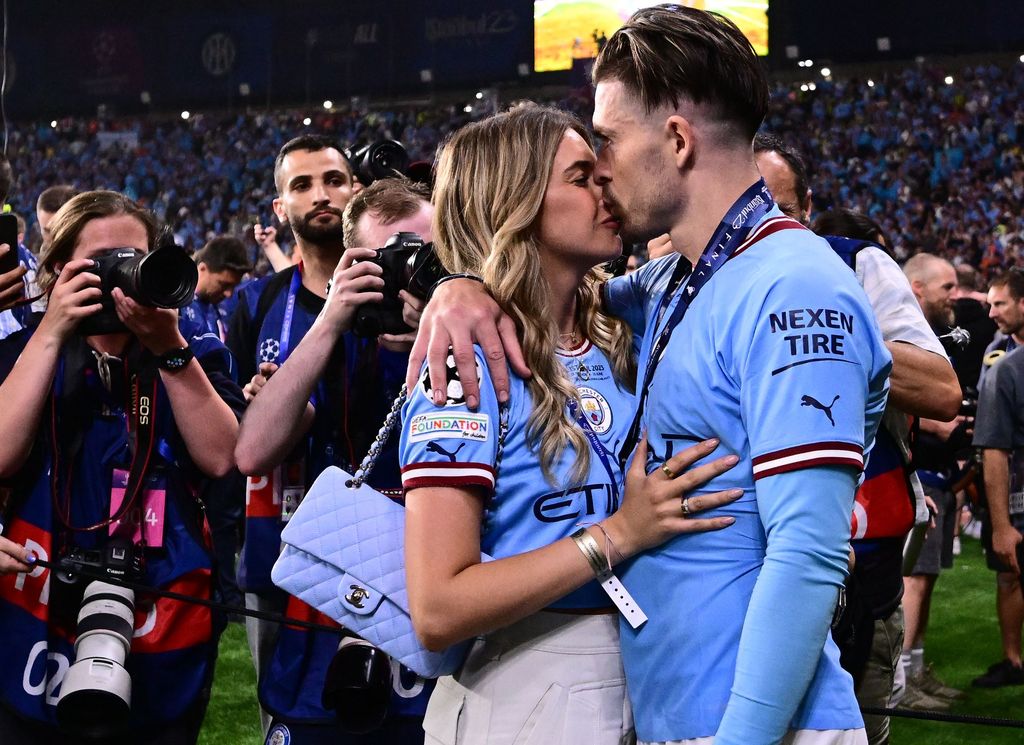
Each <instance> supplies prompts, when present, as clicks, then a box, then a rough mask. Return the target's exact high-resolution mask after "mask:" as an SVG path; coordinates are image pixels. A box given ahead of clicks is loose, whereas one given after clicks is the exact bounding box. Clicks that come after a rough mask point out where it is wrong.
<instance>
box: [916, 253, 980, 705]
mask: <svg viewBox="0 0 1024 745" xmlns="http://www.w3.org/2000/svg"><path fill="white" fill-rule="evenodd" d="M903 272H904V274H906V275H907V279H908V280H910V289H911V290H912V291H913V293H914V296H915V297H916V298H917V302H918V303H919V304H920V306H921V311H922V312H923V313H924V317H925V320H926V321H928V324H929V325H930V326H931V327H932V331H934V332H935V334H936V336H941V335H942V334H945V333H946V332H947V331H949V329H950V327H951V326H952V325H953V307H954V300H955V297H956V294H957V287H958V285H957V277H956V269H954V268H953V265H952V264H950V263H949V262H948V261H946V260H945V259H940V258H939V257H938V256H933V255H932V254H928V253H920V254H916V255H915V256H912V257H911V258H910V259H908V260H907V263H906V264H905V265H904V267H903ZM972 424H973V422H971V421H969V420H967V419H966V418H965V417H963V416H957V417H956V418H954V419H953V420H952V421H949V422H940V421H937V420H934V419H921V420H920V429H921V434H920V436H919V437H918V440H917V443H916V445H915V449H914V458H915V461H916V462H917V463H918V466H919V467H918V471H917V475H918V477H919V478H920V479H921V484H922V486H923V487H924V491H925V494H927V495H928V496H929V497H931V499H932V501H933V502H934V503H935V509H936V513H935V516H934V519H935V527H934V528H931V529H930V530H929V531H928V536H927V538H926V539H925V542H924V545H923V546H922V547H921V553H920V555H919V556H918V559H917V563H916V564H915V565H914V568H913V569H912V570H911V573H910V575H909V576H906V577H904V578H903V614H904V622H905V632H904V637H903V653H902V656H901V662H902V665H903V669H904V671H905V672H906V677H907V686H906V693H905V694H904V699H903V702H904V704H905V705H907V706H910V707H912V708H926V709H933V710H935V709H947V708H949V705H950V704H949V700H950V699H951V698H954V697H959V692H958V691H956V689H952V688H949V687H947V686H943V688H944V689H945V694H944V695H943V696H942V697H941V698H934V697H933V695H932V693H933V692H932V693H930V692H929V691H931V690H932V689H933V687H934V683H935V681H934V680H933V677H934V676H933V675H932V674H931V672H930V670H929V667H928V666H927V665H925V662H924V642H925V634H926V632H927V630H928V619H929V615H930V611H931V600H932V594H933V592H934V591H935V583H936V581H937V580H938V578H939V573H940V572H941V570H942V569H950V568H952V566H953V535H954V530H955V525H956V520H957V516H958V515H959V511H958V510H957V508H956V497H955V496H954V495H953V493H952V491H951V490H950V487H951V486H952V477H953V474H954V472H955V469H956V452H957V450H959V449H960V448H961V447H964V446H967V445H969V444H970V438H969V435H970V429H969V427H970V426H971V425H972Z"/></svg>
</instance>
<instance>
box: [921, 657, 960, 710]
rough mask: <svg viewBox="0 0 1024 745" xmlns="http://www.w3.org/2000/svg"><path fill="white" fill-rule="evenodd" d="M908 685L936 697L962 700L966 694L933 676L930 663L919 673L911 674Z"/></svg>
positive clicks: (947, 699)
mask: <svg viewBox="0 0 1024 745" xmlns="http://www.w3.org/2000/svg"><path fill="white" fill-rule="evenodd" d="M910 685H911V686H913V687H915V688H918V689H920V690H922V691H924V692H925V693H927V694H928V695H929V696H932V697H933V698H937V699H945V700H946V701H963V700H964V699H966V698H967V694H966V693H964V692H963V691H961V690H960V689H959V688H953V686H948V685H946V684H945V683H943V682H942V681H941V680H939V679H938V678H937V677H936V676H935V672H934V671H933V670H932V666H931V665H926V666H925V668H924V670H923V671H921V673H920V674H918V675H915V676H913V677H912V678H911V679H910Z"/></svg>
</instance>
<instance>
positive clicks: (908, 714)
mask: <svg viewBox="0 0 1024 745" xmlns="http://www.w3.org/2000/svg"><path fill="white" fill-rule="evenodd" d="M35 563H36V564H37V565H38V566H41V567H44V568H46V569H49V570H50V571H53V572H63V573H65V574H69V575H72V576H73V575H79V576H81V577H85V578H87V579H95V580H100V581H103V582H109V583H110V584H112V585H120V586H122V587H126V588H128V589H129V590H134V591H135V592H143V593H146V594H147V595H155V596H157V597H162V598H167V599H169V600H178V601H181V602H185V603H193V604H195V605H202V606H204V607H207V608H211V609H213V610H219V611H223V612H225V613H235V614H238V615H241V616H248V617H249V618H256V619H258V620H261V621H270V622H271V623H279V624H285V625H288V626H298V627H300V628H304V629H309V630H311V631H326V632H328V633H331V634H339V633H343V632H344V629H342V628H340V627H338V626H327V625H325V624H322V623H315V622H313V621H303V620H301V619H299V618H292V617H291V616H286V615H284V614H282V613H269V612H267V611H258V610H253V609H251V608H244V607H241V606H237V605H228V604H227V603H218V602H217V601H215V600H206V599H205V598H197V597H195V596H194V595H184V594H182V593H180V592H171V591H169V590H161V589H159V588H156V587H150V586H149V585H144V584H142V583H140V582H133V581H132V580H128V579H124V578H122V577H111V576H109V575H108V574H106V573H105V572H102V571H99V570H97V569H94V568H93V567H91V566H88V565H83V564H78V563H76V562H73V561H69V560H68V559H63V560H61V561H59V562H50V561H45V560H43V559H39V558H37V559H36V561H35ZM861 713H863V714H867V715H868V716H878V717H900V718H903V719H920V720H924V721H929V722H944V723H946V724H972V725H981V726H986V727H1007V728H1010V729H1024V720H1020V719H1003V718H1000V717H981V716H974V715H972V714H943V713H939V712H931V711H914V710H913V709H901V708H898V707H897V708H891V709H887V708H881V707H875V706H864V707H861Z"/></svg>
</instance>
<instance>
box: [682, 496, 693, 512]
mask: <svg viewBox="0 0 1024 745" xmlns="http://www.w3.org/2000/svg"><path fill="white" fill-rule="evenodd" d="M679 506H680V508H681V509H682V511H683V517H689V516H690V515H691V514H692V513H691V510H690V498H689V497H683V499H682V501H681V502H680V505H679Z"/></svg>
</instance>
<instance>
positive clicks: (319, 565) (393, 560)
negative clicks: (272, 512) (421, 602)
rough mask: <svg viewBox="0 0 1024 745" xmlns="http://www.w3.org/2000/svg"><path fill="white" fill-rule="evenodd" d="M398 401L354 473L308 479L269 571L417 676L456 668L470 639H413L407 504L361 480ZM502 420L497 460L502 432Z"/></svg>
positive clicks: (389, 427) (281, 584)
mask: <svg viewBox="0 0 1024 745" xmlns="http://www.w3.org/2000/svg"><path fill="white" fill-rule="evenodd" d="M404 402H405V390H404V389H403V391H402V393H401V394H400V395H399V397H398V399H397V400H396V401H395V403H394V404H393V406H392V408H391V411H390V412H389V414H388V416H387V419H385V421H384V425H383V426H382V427H381V429H380V432H379V433H378V434H377V437H376V439H375V440H374V442H373V444H372V445H371V446H370V452H369V453H368V454H367V456H366V458H365V459H364V460H363V462H362V464H361V465H360V467H359V469H358V470H357V471H356V474H355V475H354V476H352V475H349V474H348V473H347V472H345V471H344V470H342V469H340V468H333V467H332V468H328V469H327V470H326V471H324V472H323V473H322V474H321V475H320V477H319V478H318V479H317V480H316V481H315V482H313V485H312V486H311V487H310V489H309V492H308V493H307V494H306V496H305V498H304V499H303V500H302V503H301V504H300V505H299V507H298V509H297V510H296V511H295V514H294V515H293V516H292V518H291V520H289V521H288V524H287V525H286V526H285V528H284V531H283V532H282V533H281V540H282V541H283V543H284V548H283V550H282V552H281V555H280V557H278V560H277V562H276V563H275V564H274V569H273V571H272V573H271V578H272V579H273V581H274V584H275V585H277V586H278V587H280V588H281V589H282V590H285V591H286V592H288V593H289V594H291V595H294V596H295V597H297V598H299V599H300V600H302V601H303V602H304V603H306V604H307V605H310V606H312V607H313V608H316V609H317V610H318V611H320V612H321V613H323V614H324V615H326V616H328V617H330V618H332V619H333V620H335V621H337V622H338V623H340V624H341V625H342V626H344V627H345V628H347V629H350V630H351V631H354V632H355V633H357V634H359V636H361V637H363V638H364V639H366V640H367V641H368V642H370V643H371V644H373V645H375V646H377V647H380V648H381V649H383V650H384V651H385V652H387V653H388V654H389V655H391V656H392V657H393V658H395V659H396V660H398V661H399V662H401V663H402V664H403V665H405V666H406V667H407V668H409V669H410V670H413V671H414V672H416V673H417V674H418V675H421V676H422V677H424V678H436V677H439V676H441V675H447V674H449V673H451V672H454V671H455V670H456V669H458V667H459V665H461V664H462V660H463V659H464V658H465V656H466V652H467V651H468V648H469V641H466V642H462V643H460V644H457V645H455V646H452V647H449V648H448V649H446V650H444V651H443V652H430V651H428V650H427V649H426V648H424V647H423V646H422V645H421V644H420V643H419V640H418V639H417V638H416V634H415V632H414V631H413V626H412V619H411V618H410V617H409V597H408V594H407V592H406V586H405V509H404V508H403V507H402V506H401V505H399V504H398V503H396V502H395V501H394V500H392V499H391V498H389V497H387V496H385V495H383V494H381V493H380V492H377V491H375V490H374V489H372V488H371V487H369V486H367V485H366V484H365V483H364V482H365V479H366V478H367V476H368V475H369V472H370V471H371V470H372V468H373V465H374V463H375V462H376V459H377V455H378V454H379V452H380V448H381V446H382V445H383V443H384V442H385V441H386V440H387V437H388V435H389V434H390V433H391V430H392V429H393V427H394V425H395V423H396V422H397V421H398V418H399V414H400V412H401V408H402V404H403V403H404ZM501 420H502V422H501V428H500V433H499V436H498V442H499V445H498V452H499V455H498V460H499V463H500V457H501V455H500V454H501V448H502V445H503V443H504V437H505V432H506V431H507V419H506V417H505V416H502V417H501ZM489 558H490V557H487V556H484V557H483V559H484V560H485V561H486V560H489Z"/></svg>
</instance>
